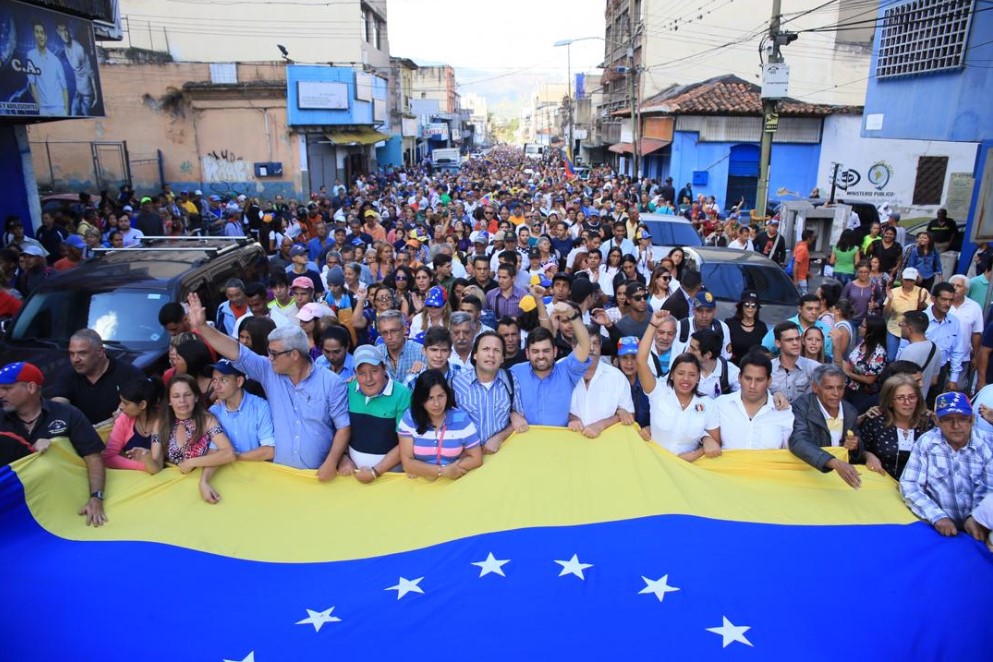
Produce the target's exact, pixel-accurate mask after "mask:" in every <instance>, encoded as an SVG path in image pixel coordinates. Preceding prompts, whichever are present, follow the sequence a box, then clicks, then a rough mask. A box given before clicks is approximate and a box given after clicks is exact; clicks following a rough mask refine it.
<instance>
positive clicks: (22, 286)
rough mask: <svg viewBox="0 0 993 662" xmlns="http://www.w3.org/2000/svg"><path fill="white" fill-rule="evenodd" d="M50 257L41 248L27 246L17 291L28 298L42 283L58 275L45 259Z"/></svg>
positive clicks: (24, 248)
mask: <svg viewBox="0 0 993 662" xmlns="http://www.w3.org/2000/svg"><path fill="white" fill-rule="evenodd" d="M47 256H48V251H46V250H45V249H44V248H42V247H41V246H35V245H34V244H25V245H24V247H23V250H22V251H21V258H20V267H21V268H20V271H19V272H18V274H17V284H16V288H17V291H18V292H20V293H21V294H22V295H24V296H25V297H27V296H28V295H29V294H31V293H32V292H33V291H34V289H35V288H36V287H38V286H39V285H41V282H42V281H43V280H45V279H46V278H48V277H49V276H52V275H54V274H55V273H56V271H55V270H54V269H52V268H51V267H49V266H48V262H46V261H45V258H46V257H47Z"/></svg>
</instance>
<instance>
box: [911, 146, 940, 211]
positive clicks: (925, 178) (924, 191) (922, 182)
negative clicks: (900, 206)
mask: <svg viewBox="0 0 993 662" xmlns="http://www.w3.org/2000/svg"><path fill="white" fill-rule="evenodd" d="M946 170H948V157H947V156H922V157H920V158H918V159H917V179H916V181H915V182H914V201H913V204H915V205H940V204H941V193H942V191H944V189H945V171H946Z"/></svg>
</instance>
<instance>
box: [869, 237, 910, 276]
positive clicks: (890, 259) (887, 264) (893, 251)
mask: <svg viewBox="0 0 993 662" xmlns="http://www.w3.org/2000/svg"><path fill="white" fill-rule="evenodd" d="M869 252H870V254H871V255H873V256H875V257H878V258H879V270H880V271H887V272H889V271H893V269H895V268H896V265H897V264H899V262H900V258H901V257H902V256H903V246H901V245H900V244H898V243H897V242H895V241H894V242H893V245H892V246H890V247H889V248H886V246H883V242H881V241H874V242H872V247H871V248H870V249H869Z"/></svg>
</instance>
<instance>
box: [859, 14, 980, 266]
mask: <svg viewBox="0 0 993 662" xmlns="http://www.w3.org/2000/svg"><path fill="white" fill-rule="evenodd" d="M990 9H991V7H990V6H989V3H987V2H980V1H978V0H955V1H948V0H914V1H913V2H898V3H889V4H887V5H886V6H884V7H882V8H880V11H879V25H880V27H879V29H877V31H876V38H875V43H874V47H873V56H872V70H871V71H872V76H871V78H870V79H869V84H868V87H867V90H866V105H865V116H864V118H863V124H862V135H863V136H865V137H867V138H907V139H918V140H950V141H957V142H978V143H980V145H979V150H978V152H977V157H976V163H975V166H974V168H973V179H974V185H973V191H972V196H971V204H970V211H969V216H968V219H967V224H966V241H964V242H963V246H962V255H961V259H960V261H959V270H960V271H961V272H965V271H966V270H967V269H968V266H969V263H970V260H971V258H972V256H973V254H974V252H975V243H974V242H979V241H993V106H991V104H990V99H991V95H993V92H991V90H993V65H991V63H993V12H990V11H989V10H990ZM970 240H972V241H970Z"/></svg>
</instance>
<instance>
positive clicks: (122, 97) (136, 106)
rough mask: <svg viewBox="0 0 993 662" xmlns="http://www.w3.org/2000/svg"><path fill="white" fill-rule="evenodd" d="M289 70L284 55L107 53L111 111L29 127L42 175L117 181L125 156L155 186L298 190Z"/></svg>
mask: <svg viewBox="0 0 993 662" xmlns="http://www.w3.org/2000/svg"><path fill="white" fill-rule="evenodd" d="M285 72H286V69H285V65H284V64H283V63H281V62H271V63H265V62H262V63H241V64H221V65H218V64H208V63H192V62H154V61H150V62H144V63H133V62H131V63H126V64H125V63H118V64H111V63H108V64H106V65H104V66H103V68H102V70H101V73H102V74H103V89H104V95H105V96H104V98H105V100H106V101H105V103H106V105H107V116H106V117H103V118H95V119H88V120H79V121H77V122H73V123H68V122H53V123H49V124H37V125H34V126H32V127H31V128H30V131H29V139H30V142H31V151H32V154H33V159H34V165H35V176H36V177H37V180H38V183H39V185H40V186H41V187H43V188H48V189H51V190H84V189H89V190H99V189H103V188H108V189H111V190H113V189H115V188H116V187H117V186H119V185H120V184H121V183H123V181H124V178H125V168H124V163H125V161H127V162H129V164H130V171H131V177H132V179H133V184H134V187H135V189H136V190H138V191H157V190H159V188H160V186H161V183H162V182H163V181H164V182H166V183H170V184H173V186H174V188H177V189H184V188H185V189H196V188H202V189H203V190H204V193H205V194H207V195H209V194H210V193H226V192H235V191H236V192H238V193H246V194H255V195H266V196H271V195H274V194H275V193H277V192H278V193H283V194H284V195H292V194H294V193H299V192H301V191H303V190H305V187H304V185H303V181H302V178H301V172H300V167H299V166H300V158H299V154H298V142H297V141H298V137H297V136H295V135H293V134H291V133H290V132H289V131H288V129H287V126H286V73H285ZM197 155H199V157H198V156H197ZM256 163H280V164H282V174H281V175H277V176H272V175H271V173H268V172H267V173H266V176H263V177H258V176H257V174H256V169H255V164H256Z"/></svg>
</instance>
